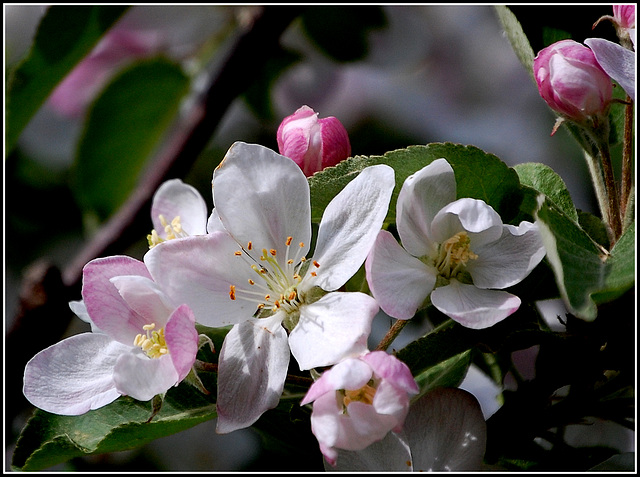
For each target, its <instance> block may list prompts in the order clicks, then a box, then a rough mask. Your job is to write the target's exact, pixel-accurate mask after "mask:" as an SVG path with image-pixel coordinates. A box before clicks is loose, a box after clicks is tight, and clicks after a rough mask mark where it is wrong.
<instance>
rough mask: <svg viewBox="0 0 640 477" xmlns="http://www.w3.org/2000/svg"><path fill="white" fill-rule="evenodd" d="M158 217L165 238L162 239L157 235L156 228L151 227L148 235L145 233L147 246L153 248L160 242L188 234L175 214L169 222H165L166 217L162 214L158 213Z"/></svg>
mask: <svg viewBox="0 0 640 477" xmlns="http://www.w3.org/2000/svg"><path fill="white" fill-rule="evenodd" d="M158 218H159V219H160V223H161V224H162V227H164V232H165V234H166V235H167V238H166V239H164V238H162V237H160V236H159V235H158V232H156V229H153V230H152V231H151V233H150V234H149V235H147V241H148V242H149V248H153V247H155V246H156V245H158V244H159V243H161V242H165V241H166V240H172V239H177V238H183V237H188V236H189V234H188V233H187V232H186V231H185V230H184V229H183V228H182V224H181V223H180V216H179V215H177V216H175V217H174V218H173V220H172V221H171V223H168V222H167V219H166V218H165V217H164V215H162V214H160V215H158Z"/></svg>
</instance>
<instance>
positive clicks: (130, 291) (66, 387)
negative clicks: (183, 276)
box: [23, 256, 199, 415]
mask: <svg viewBox="0 0 640 477" xmlns="http://www.w3.org/2000/svg"><path fill="white" fill-rule="evenodd" d="M82 298H83V300H82V301H81V302H72V303H71V308H72V310H74V311H75V312H77V313H79V316H80V317H81V318H82V319H83V320H85V321H86V320H89V321H90V323H91V327H92V332H88V333H81V334H78V335H74V336H71V337H69V338H66V339H64V340H62V341H60V342H59V343H56V344H54V345H52V346H50V347H49V348H46V349H45V350H43V351H41V352H40V353H38V354H37V355H36V356H34V357H33V358H32V359H31V360H30V361H29V362H28V363H27V366H26V368H25V372H24V388H23V392H24V395H25V396H26V398H27V399H28V400H29V401H30V402H31V403H32V404H33V405H35V406H37V407H39V408H41V409H44V410H45V411H48V412H52V413H55V414H62V415H79V414H84V413H85V412H87V411H90V410H92V409H97V408H100V407H102V406H105V405H107V404H109V403H110V402H112V401H114V400H115V399H117V398H118V397H119V396H120V395H128V396H131V397H133V398H134V399H137V400H140V401H148V400H150V399H152V398H153V397H154V396H156V395H158V394H160V395H161V394H164V393H165V392H166V391H167V390H168V389H169V388H171V387H172V386H177V385H178V384H179V383H180V382H181V381H182V380H183V379H184V378H185V377H186V376H187V375H188V374H189V372H190V371H191V368H192V366H193V364H194V362H195V359H196V353H197V351H198V340H199V338H198V333H197V331H196V329H195V319H194V316H193V313H192V312H191V310H190V309H189V307H188V306H186V305H180V306H174V305H172V303H171V301H170V300H169V299H168V297H167V296H166V295H165V294H164V293H163V292H162V291H161V290H160V288H159V287H158V285H157V284H156V283H154V282H153V280H152V279H151V276H150V275H149V272H148V271H147V268H146V267H145V265H144V263H142V262H140V261H138V260H135V259H133V258H130V257H125V256H113V257H107V258H99V259H95V260H92V261H91V262H89V263H88V264H87V265H85V267H84V270H83V287H82Z"/></svg>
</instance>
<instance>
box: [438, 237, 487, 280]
mask: <svg viewBox="0 0 640 477" xmlns="http://www.w3.org/2000/svg"><path fill="white" fill-rule="evenodd" d="M470 242H471V240H470V239H469V236H468V235H467V232H458V233H457V234H455V235H454V236H453V237H451V238H449V239H447V240H445V241H444V242H443V243H442V244H440V247H439V249H438V250H439V252H438V258H436V260H435V266H436V268H437V269H438V272H439V273H440V275H441V276H443V277H444V278H451V277H455V276H456V275H457V274H458V273H460V271H462V270H463V269H464V267H465V266H466V265H467V262H468V261H469V260H475V259H477V258H478V255H476V254H475V253H473V251H472V250H471V249H470V248H469V243H470Z"/></svg>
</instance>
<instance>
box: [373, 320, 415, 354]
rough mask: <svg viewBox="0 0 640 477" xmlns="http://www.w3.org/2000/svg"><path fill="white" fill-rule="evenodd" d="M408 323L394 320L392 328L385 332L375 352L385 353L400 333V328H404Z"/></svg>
mask: <svg viewBox="0 0 640 477" xmlns="http://www.w3.org/2000/svg"><path fill="white" fill-rule="evenodd" d="M408 322H409V320H396V322H395V323H394V324H393V326H391V328H389V331H387V334H386V335H384V338H382V340H381V341H380V344H379V345H378V346H377V347H376V349H375V351H386V349H387V348H388V347H389V346H391V343H393V340H395V339H396V338H397V337H398V335H399V334H400V332H401V331H402V328H404V327H405V325H406V324H407V323H408Z"/></svg>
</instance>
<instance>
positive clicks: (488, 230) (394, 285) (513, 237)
mask: <svg viewBox="0 0 640 477" xmlns="http://www.w3.org/2000/svg"><path fill="white" fill-rule="evenodd" d="M396 217H397V219H396V220H397V229H398V235H399V236H400V240H401V242H402V245H400V244H399V243H398V241H397V240H396V239H395V237H394V236H393V235H392V234H391V233H390V232H388V231H386V230H381V231H380V232H379V234H378V237H377V240H376V243H375V244H374V246H373V248H372V249H371V252H370V254H369V256H368V257H367V260H366V262H365V269H366V276H367V281H368V283H369V287H370V289H371V292H372V294H373V296H374V297H375V298H376V300H377V301H378V303H379V305H380V307H381V308H382V309H383V310H384V311H385V313H387V314H388V315H390V316H392V317H394V318H397V319H403V320H404V319H409V318H411V317H413V316H414V315H415V313H416V311H417V310H418V309H420V308H422V307H424V306H425V304H426V302H427V298H428V297H429V296H430V298H431V303H432V304H433V305H434V306H435V307H436V308H437V309H438V310H440V311H441V312H442V313H444V314H445V315H447V316H449V317H450V318H452V319H453V320H455V321H457V322H458V323H460V324H461V325H463V326H466V327H468V328H474V329H479V328H487V327H489V326H493V325H494V324H496V323H497V322H499V321H501V320H503V319H505V318H506V317H507V316H509V315H511V314H512V313H513V312H515V311H516V310H517V309H518V308H519V306H520V299H519V298H518V297H517V296H515V295H512V294H511V293H508V292H507V291H504V290H502V289H503V288H507V287H510V286H512V285H515V284H517V283H519V282H520V281H522V280H523V279H524V278H525V277H526V276H527V275H528V274H529V273H530V272H531V271H532V270H533V269H534V268H535V266H536V265H537V264H538V263H539V262H540V261H541V260H542V258H543V257H544V255H545V249H544V246H543V244H542V240H541V239H540V236H539V233H538V230H537V225H536V224H532V223H530V222H525V221H523V222H521V223H520V225H519V226H517V227H516V226H513V225H507V224H503V223H502V219H501V218H500V216H499V215H498V213H497V212H496V211H495V210H494V209H493V208H492V207H491V206H489V205H488V204H486V203H485V202H483V201H481V200H477V199H471V198H462V199H458V200H456V181H455V176H454V173H453V169H452V168H451V166H450V165H449V163H448V162H447V161H446V160H445V159H437V160H435V161H433V162H432V163H431V164H429V165H428V166H426V167H424V168H423V169H421V170H420V171H418V172H416V173H415V174H413V175H411V176H409V177H408V178H407V180H406V181H405V183H404V184H403V186H402V189H401V190H400V194H399V195H398V202H397V206H396Z"/></svg>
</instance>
